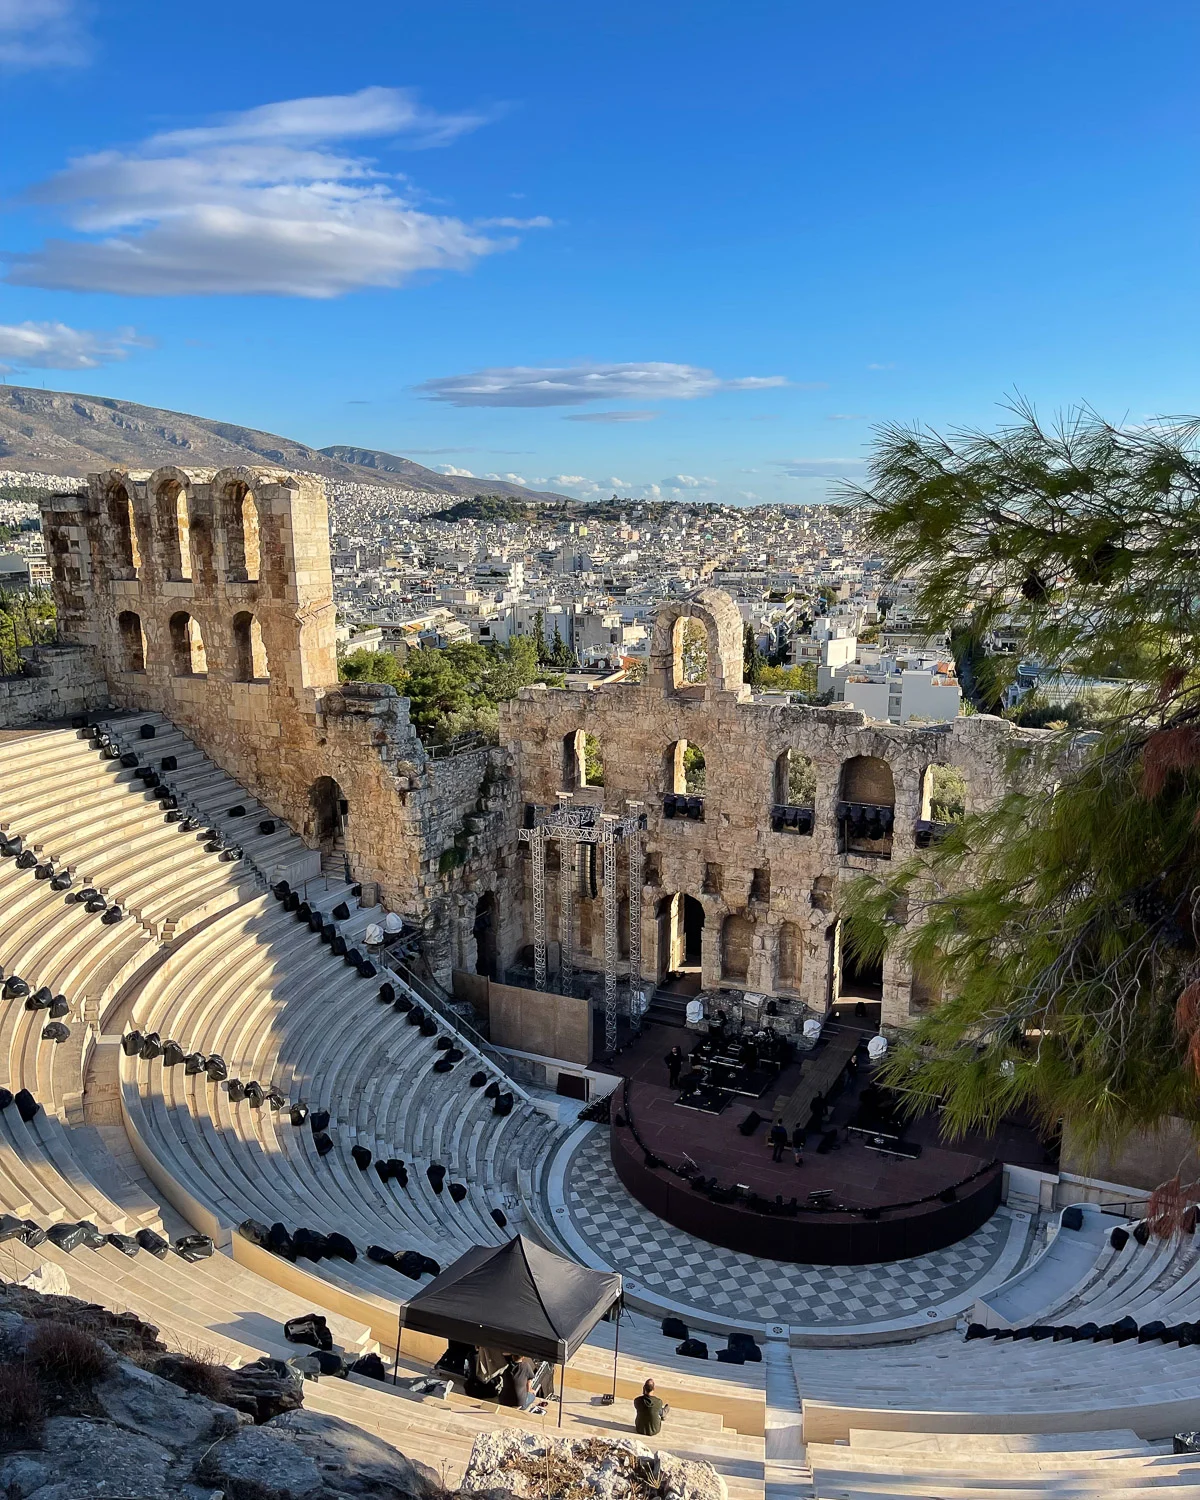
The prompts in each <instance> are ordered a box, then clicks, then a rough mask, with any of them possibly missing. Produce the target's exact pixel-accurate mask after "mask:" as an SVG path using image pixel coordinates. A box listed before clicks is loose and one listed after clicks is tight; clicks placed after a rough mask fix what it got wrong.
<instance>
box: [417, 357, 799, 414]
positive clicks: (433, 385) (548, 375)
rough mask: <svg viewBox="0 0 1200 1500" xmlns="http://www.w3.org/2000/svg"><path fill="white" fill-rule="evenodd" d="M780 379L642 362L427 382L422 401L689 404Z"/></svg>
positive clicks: (523, 369)
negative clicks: (731, 377) (730, 377)
mask: <svg viewBox="0 0 1200 1500" xmlns="http://www.w3.org/2000/svg"><path fill="white" fill-rule="evenodd" d="M787 383H788V382H787V380H786V378H785V377H784V376H782V375H746V376H742V377H740V378H738V379H736V380H722V379H721V378H719V377H718V376H716V375H714V374H713V372H712V371H711V370H705V369H702V368H700V367H699V366H697V365H679V364H667V363H665V362H656V361H652V362H647V363H645V364H621V365H599V364H586V365H564V366H557V367H555V366H551V367H530V366H526V365H512V366H507V367H504V368H496V369H488V370H475V371H473V372H472V373H471V374H469V375H448V376H445V377H443V378H441V379H438V380H426V381H425V382H423V384H421V385H419V386H418V387H417V390H418V391H420V392H421V394H422V395H424V396H425V397H426V399H428V400H430V401H442V402H446V403H448V404H449V405H451V406H523V407H538V406H582V405H584V404H585V403H587V402H589V401H612V400H630V399H633V400H639V399H640V400H643V401H691V400H695V399H696V398H697V397H699V396H714V395H716V394H717V392H718V391H756V390H764V389H769V388H773V387H775V386H781V385H786V384H787Z"/></svg>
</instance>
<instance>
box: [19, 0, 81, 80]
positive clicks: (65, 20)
mask: <svg viewBox="0 0 1200 1500" xmlns="http://www.w3.org/2000/svg"><path fill="white" fill-rule="evenodd" d="M87 56H88V45H87V38H86V36H85V34H84V29H83V23H82V21H81V19H80V16H79V11H78V8H77V6H76V4H75V0H0V67H3V68H10V69H24V68H51V67H57V68H61V67H68V66H69V67H74V66H77V65H78V64H80V63H83V62H86V61H87Z"/></svg>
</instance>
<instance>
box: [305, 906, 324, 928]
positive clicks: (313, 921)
mask: <svg viewBox="0 0 1200 1500" xmlns="http://www.w3.org/2000/svg"><path fill="white" fill-rule="evenodd" d="M324 925H325V918H324V916H323V915H322V913H321V912H319V911H313V912H310V913H309V917H308V930H309V932H320V930H321V928H322V927H324Z"/></svg>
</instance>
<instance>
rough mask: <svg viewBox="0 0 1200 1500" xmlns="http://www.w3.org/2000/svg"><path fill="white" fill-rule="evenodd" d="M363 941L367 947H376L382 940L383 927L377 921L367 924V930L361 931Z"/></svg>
mask: <svg viewBox="0 0 1200 1500" xmlns="http://www.w3.org/2000/svg"><path fill="white" fill-rule="evenodd" d="M363 942H364V943H366V945H367V947H368V948H378V947H379V946H380V944H381V943H382V942H383V928H382V927H380V925H379V923H378V922H370V923H368V924H367V930H366V932H364V933H363Z"/></svg>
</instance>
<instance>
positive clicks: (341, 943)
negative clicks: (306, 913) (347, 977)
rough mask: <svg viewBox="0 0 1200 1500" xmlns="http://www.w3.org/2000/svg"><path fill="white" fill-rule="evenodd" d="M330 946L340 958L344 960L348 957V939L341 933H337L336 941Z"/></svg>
mask: <svg viewBox="0 0 1200 1500" xmlns="http://www.w3.org/2000/svg"><path fill="white" fill-rule="evenodd" d="M329 946H330V948H331V949H332V950H333V952H334V953H335V954H336V955H337V957H338V958H344V957H345V956H346V939H345V938H344V937H343V936H342V935H341V933H340V932H339V933H335V935H334V939H333V941H332V942H331V943H330V945H329Z"/></svg>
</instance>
